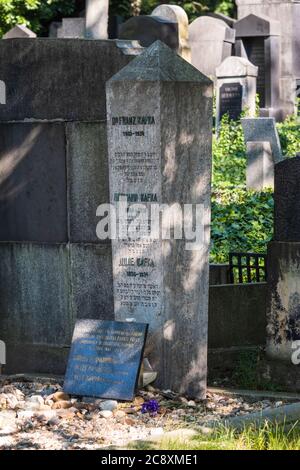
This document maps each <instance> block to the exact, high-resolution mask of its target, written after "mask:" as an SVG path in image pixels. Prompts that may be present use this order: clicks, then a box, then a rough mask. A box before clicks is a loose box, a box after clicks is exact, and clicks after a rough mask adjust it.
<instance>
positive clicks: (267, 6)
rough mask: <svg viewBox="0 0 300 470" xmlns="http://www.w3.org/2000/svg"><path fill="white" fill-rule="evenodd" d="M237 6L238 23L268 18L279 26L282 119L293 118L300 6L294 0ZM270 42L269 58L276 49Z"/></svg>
mask: <svg viewBox="0 0 300 470" xmlns="http://www.w3.org/2000/svg"><path fill="white" fill-rule="evenodd" d="M236 4H237V7H238V21H239V20H242V19H243V18H245V17H247V16H248V15H250V14H253V15H256V16H258V17H261V16H262V15H267V16H268V17H269V18H271V19H272V20H275V21H277V22H278V23H279V27H280V36H279V56H280V77H279V79H278V85H279V88H280V111H281V117H284V116H285V115H287V114H292V113H293V112H294V111H295V89H296V87H295V82H296V81H297V79H299V78H300V55H299V47H300V43H299V41H300V3H299V2H298V1H294V0H255V1H253V0H236ZM271 42H272V41H268V38H267V37H266V38H265V48H264V49H265V52H266V54H267V55H268V54H269V51H268V49H269V46H270V47H271V48H272V47H273V45H272V44H271ZM250 60H251V59H250ZM272 67H275V68H276V64H275V63H274V64H273V63H272ZM275 83H276V78H275Z"/></svg>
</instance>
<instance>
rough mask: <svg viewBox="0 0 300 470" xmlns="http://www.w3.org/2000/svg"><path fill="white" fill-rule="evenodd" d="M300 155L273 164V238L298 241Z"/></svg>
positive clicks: (299, 227) (299, 234)
mask: <svg viewBox="0 0 300 470" xmlns="http://www.w3.org/2000/svg"><path fill="white" fill-rule="evenodd" d="M299 197H300V157H295V158H287V159H285V160H284V161H283V162H281V163H279V164H277V165H276V166H275V192H274V201H275V209H274V239H275V240H276V241H281V242H300V207H299Z"/></svg>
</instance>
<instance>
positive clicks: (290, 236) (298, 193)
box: [267, 157, 300, 364]
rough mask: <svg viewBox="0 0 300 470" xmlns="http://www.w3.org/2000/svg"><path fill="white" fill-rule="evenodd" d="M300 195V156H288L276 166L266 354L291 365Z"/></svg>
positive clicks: (298, 309)
mask: <svg viewBox="0 0 300 470" xmlns="http://www.w3.org/2000/svg"><path fill="white" fill-rule="evenodd" d="M299 198H300V157H295V158H287V159H285V160H283V161H282V162H280V163H277V164H276V165H275V192H274V203H275V209H274V241H272V242H270V243H269V245H268V303H267V354H268V356H269V357H270V358H272V359H279V360H283V361H286V362H289V363H290V364H292V354H293V352H294V350H293V343H294V342H297V341H299V340H300V206H299ZM294 346H295V344H294ZM296 346H297V345H296ZM298 349H299V346H298Z"/></svg>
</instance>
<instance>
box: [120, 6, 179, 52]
mask: <svg viewBox="0 0 300 470" xmlns="http://www.w3.org/2000/svg"><path fill="white" fill-rule="evenodd" d="M119 38H120V39H131V40H132V39H136V40H138V41H139V42H140V44H141V45H142V46H143V47H149V46H150V45H151V44H153V43H154V42H155V41H157V40H160V41H162V42H164V43H165V44H167V46H169V47H170V48H171V49H173V50H174V51H178V48H179V32H178V23H177V22H176V21H172V20H170V19H168V18H161V17H158V16H150V15H149V16H147V15H140V16H133V17H132V18H130V19H129V20H127V21H125V23H122V24H121V25H120V29H119Z"/></svg>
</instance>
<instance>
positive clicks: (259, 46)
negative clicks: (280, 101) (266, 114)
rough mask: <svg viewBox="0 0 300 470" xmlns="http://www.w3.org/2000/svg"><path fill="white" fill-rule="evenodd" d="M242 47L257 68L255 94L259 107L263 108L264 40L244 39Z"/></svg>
mask: <svg viewBox="0 0 300 470" xmlns="http://www.w3.org/2000/svg"><path fill="white" fill-rule="evenodd" d="M243 42H244V46H245V49H246V53H247V57H248V59H249V60H250V62H252V64H254V65H256V66H257V67H258V75H257V84H256V87H257V93H258V94H259V99H260V107H261V108H263V107H264V106H265V43H264V38H263V37H262V38H260V37H258V38H245V39H244V41H243Z"/></svg>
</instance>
